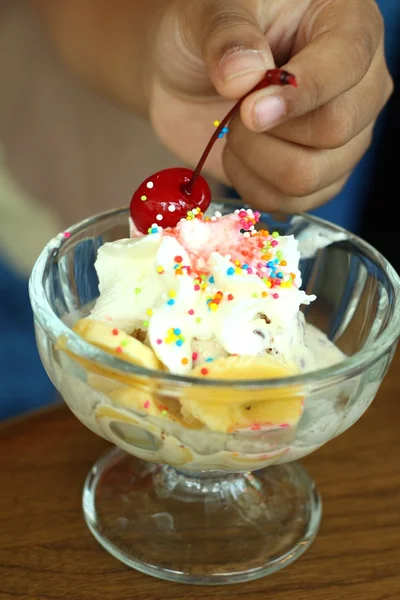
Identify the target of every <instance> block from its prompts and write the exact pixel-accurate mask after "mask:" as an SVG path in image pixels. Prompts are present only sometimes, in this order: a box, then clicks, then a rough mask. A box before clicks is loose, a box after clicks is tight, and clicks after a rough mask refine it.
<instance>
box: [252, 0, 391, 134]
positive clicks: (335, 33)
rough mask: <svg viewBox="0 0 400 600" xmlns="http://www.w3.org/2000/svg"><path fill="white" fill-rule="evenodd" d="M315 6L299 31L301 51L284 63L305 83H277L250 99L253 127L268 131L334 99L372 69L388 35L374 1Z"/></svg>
mask: <svg viewBox="0 0 400 600" xmlns="http://www.w3.org/2000/svg"><path fill="white" fill-rule="evenodd" d="M312 6H313V7H314V8H313V9H309V11H308V12H307V13H306V16H305V17H304V19H303V23H302V25H301V27H300V30H299V36H298V39H299V40H300V42H299V43H298V47H297V48H296V49H295V50H296V51H297V53H296V54H295V55H294V56H293V58H292V59H291V60H290V61H289V62H288V63H287V65H285V66H284V68H285V69H287V70H288V71H290V72H292V73H294V75H296V77H297V79H298V83H299V87H298V89H294V88H292V87H291V86H287V87H285V88H277V87H271V88H267V89H264V90H260V91H258V92H255V93H254V94H251V95H250V96H249V97H248V98H246V100H244V102H243V103H242V106H241V116H242V119H243V122H244V123H245V124H246V126H247V127H249V129H252V130H253V131H266V130H267V129H270V128H271V127H273V126H275V125H276V124H278V123H280V122H283V121H284V120H287V119H289V118H290V119H291V118H293V117H299V116H301V115H305V114H306V113H309V112H311V111H313V110H315V109H316V108H318V107H320V106H322V105H324V104H326V103H327V102H330V101H331V100H332V99H334V98H337V97H338V96H339V95H340V94H343V93H344V92H346V91H348V90H350V89H352V88H353V87H354V86H356V85H357V84H358V83H359V82H360V81H361V80H362V79H363V77H364V76H365V74H366V73H367V71H368V70H369V68H370V65H371V63H372V61H373V58H374V56H375V54H376V52H377V50H378V48H379V45H380V44H381V41H382V38H383V24H382V17H381V14H380V12H379V9H378V8H377V5H376V3H375V2H374V0H330V2H327V1H326V2H325V3H324V4H323V8H321V3H317V2H316V3H313V5H312ZM344 16H345V18H344ZM304 32H305V33H304ZM278 101H279V106H280V109H279V110H278V108H277V106H278Z"/></svg>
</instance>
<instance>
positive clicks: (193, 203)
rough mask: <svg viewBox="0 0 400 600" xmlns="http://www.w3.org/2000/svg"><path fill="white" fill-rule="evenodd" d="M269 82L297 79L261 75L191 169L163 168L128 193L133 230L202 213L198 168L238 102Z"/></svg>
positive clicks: (203, 187) (207, 195)
mask: <svg viewBox="0 0 400 600" xmlns="http://www.w3.org/2000/svg"><path fill="white" fill-rule="evenodd" d="M271 85H280V86H284V85H291V86H293V87H297V79H296V77H295V76H294V75H292V74H291V73H288V72H287V71H284V70H282V69H270V70H269V71H267V72H266V74H265V76H264V78H263V79H262V80H261V81H260V82H259V83H258V84H257V85H256V86H255V87H254V88H253V89H252V90H250V92H248V93H247V94H246V95H245V96H244V97H243V98H241V99H240V100H239V102H237V103H236V104H235V106H234V107H233V108H232V109H231V110H230V111H229V113H228V114H227V115H226V117H224V119H223V120H222V121H221V123H220V124H219V126H218V127H217V128H216V130H215V131H214V134H213V135H212V137H211V139H210V141H209V142H208V144H207V147H206V149H205V150H204V152H203V154H202V157H201V158H200V161H199V163H198V165H197V167H196V168H195V170H194V171H191V170H190V169H185V168H181V167H174V168H172V169H165V170H164V171H159V172H158V173H155V174H154V175H152V176H151V177H149V178H148V179H146V181H144V182H143V183H142V184H141V185H140V186H139V188H138V189H137V190H136V192H135V193H134V194H133V196H132V200H131V205H130V213H131V218H132V221H133V223H134V225H135V226H136V229H138V231H140V232H141V233H147V232H148V231H149V229H150V228H151V226H152V225H153V224H154V223H156V224H158V225H160V226H161V227H162V228H163V229H165V228H167V227H175V225H177V223H178V222H179V221H180V220H181V219H182V218H185V217H186V215H187V213H188V212H189V211H190V210H193V209H194V208H197V207H198V208H200V210H201V212H203V213H204V212H205V211H206V210H207V208H208V207H209V205H210V202H211V192H210V188H209V187H208V184H207V182H206V180H205V179H204V178H203V177H201V175H200V171H201V169H202V168H203V165H204V163H205V161H206V159H207V157H208V155H209V153H210V151H211V148H212V147H213V145H214V143H215V142H216V140H217V139H218V138H219V137H220V134H221V131H222V130H223V129H224V127H226V125H227V124H228V123H229V121H230V120H231V118H232V117H233V115H234V114H235V112H236V111H237V110H238V109H239V108H240V105H241V103H242V102H243V100H244V99H245V98H247V96H249V95H250V94H252V93H253V92H254V91H256V90H261V89H262V88H266V87H269V86H271Z"/></svg>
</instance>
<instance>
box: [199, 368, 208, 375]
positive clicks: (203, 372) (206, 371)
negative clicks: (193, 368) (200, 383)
mask: <svg viewBox="0 0 400 600" xmlns="http://www.w3.org/2000/svg"><path fill="white" fill-rule="evenodd" d="M200 373H201V374H202V375H208V369H206V368H205V367H203V368H202V369H201V371H200Z"/></svg>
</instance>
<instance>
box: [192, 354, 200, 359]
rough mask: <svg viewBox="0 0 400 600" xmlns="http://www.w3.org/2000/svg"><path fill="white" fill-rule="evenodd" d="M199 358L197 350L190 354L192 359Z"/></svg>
mask: <svg viewBox="0 0 400 600" xmlns="http://www.w3.org/2000/svg"><path fill="white" fill-rule="evenodd" d="M198 358H199V355H198V353H197V352H193V354H192V360H197V359H198Z"/></svg>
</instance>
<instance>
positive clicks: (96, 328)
mask: <svg viewBox="0 0 400 600" xmlns="http://www.w3.org/2000/svg"><path fill="white" fill-rule="evenodd" d="M73 331H75V333H77V334H78V335H80V336H81V337H82V338H83V339H85V340H86V341H88V342H90V343H91V344H93V345H94V346H97V347H98V348H101V349H102V350H105V351H106V352H108V353H109V354H110V355H111V356H117V357H118V358H121V359H122V360H125V361H126V362H129V363H131V364H134V365H138V366H140V367H146V368H148V369H155V370H163V369H164V367H163V365H162V363H161V362H160V361H159V360H158V358H157V356H156V355H155V353H154V352H153V350H152V349H151V348H148V347H147V346H145V345H144V344H143V343H142V342H140V341H139V340H137V339H136V338H134V337H132V336H130V335H128V334H127V333H125V332H124V331H121V330H118V329H116V328H113V327H112V326H110V325H109V324H107V323H103V322H101V321H95V320H92V319H81V320H79V321H78V322H77V323H76V324H75V325H74V327H73ZM57 349H59V350H63V351H64V352H65V353H66V354H68V355H69V356H71V357H72V358H73V359H74V360H76V361H77V362H79V364H81V365H82V366H83V367H84V368H85V370H86V371H87V373H88V374H95V375H98V376H99V377H102V378H106V379H108V380H109V381H110V380H111V381H114V382H118V383H122V384H125V385H136V386H139V385H140V387H141V388H142V389H152V388H154V387H155V384H154V382H153V380H151V379H149V378H146V377H141V376H139V375H133V374H129V373H122V372H121V371H118V370H117V369H113V368H112V367H108V366H104V365H101V366H100V365H97V364H96V363H95V362H94V361H91V360H88V359H86V358H83V357H82V356H79V355H77V354H73V353H72V352H70V351H69V350H67V344H66V339H65V338H64V337H61V338H60V339H59V340H58V342H57ZM100 381H101V380H100V379H99V380H98V383H100ZM103 384H104V390H102V391H104V392H105V393H107V392H108V390H109V389H110V388H112V387H113V386H112V385H111V382H110V384H109V385H108V384H107V382H106V381H104V382H103Z"/></svg>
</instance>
